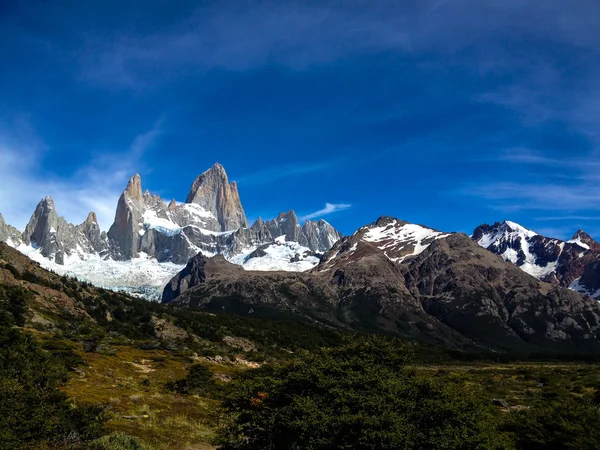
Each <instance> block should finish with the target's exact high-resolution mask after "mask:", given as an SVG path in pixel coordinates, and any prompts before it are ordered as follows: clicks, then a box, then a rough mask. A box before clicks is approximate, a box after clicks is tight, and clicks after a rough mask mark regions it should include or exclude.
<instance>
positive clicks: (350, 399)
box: [218, 338, 504, 450]
mask: <svg viewBox="0 0 600 450" xmlns="http://www.w3.org/2000/svg"><path fill="white" fill-rule="evenodd" d="M408 355H409V351H408V348H407V347H406V346H405V345H402V344H401V343H394V342H390V341H389V340H384V339H381V338H365V339H360V340H357V341H355V342H354V343H351V344H349V345H347V346H345V347H342V348H338V349H331V350H324V351H322V352H318V353H316V354H313V355H311V356H308V357H306V358H305V359H304V360H302V361H298V362H294V363H288V364H284V365H280V366H277V367H268V368H264V369H262V370H259V371H253V372H251V373H248V374H246V375H245V376H243V377H242V378H241V379H240V380H239V381H237V382H236V383H235V384H234V386H233V389H232V391H231V393H230V394H229V395H228V397H227V398H226V399H225V401H224V403H223V408H224V410H225V412H226V414H227V417H228V420H229V421H228V423H227V425H226V426H225V427H224V428H223V430H222V431H221V433H220V435H219V438H218V444H219V445H220V447H221V448H222V449H224V450H234V449H240V450H241V449H247V450H250V449H265V448H270V449H398V448H403V449H465V450H467V449H494V448H504V446H503V442H504V441H503V438H502V436H501V435H500V433H499V432H498V431H497V429H496V428H495V426H494V425H493V424H494V421H495V419H494V416H493V414H494V411H493V410H491V409H490V407H488V406H484V404H483V403H482V402H480V401H479V399H478V398H477V397H476V396H475V395H474V394H473V393H472V392H471V390H470V389H468V388H467V387H466V386H465V385H464V384H463V383H462V382H461V381H458V380H454V379H453V378H452V377H444V376H439V377H432V376H422V375H419V374H417V372H416V371H414V370H412V369H411V368H409V367H408V366H407V360H408Z"/></svg>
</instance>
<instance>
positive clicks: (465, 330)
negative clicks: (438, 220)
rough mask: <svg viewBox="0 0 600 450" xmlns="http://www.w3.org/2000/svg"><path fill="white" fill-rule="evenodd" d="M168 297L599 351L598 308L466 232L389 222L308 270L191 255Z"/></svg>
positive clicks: (487, 341)
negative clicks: (250, 266) (247, 267)
mask: <svg viewBox="0 0 600 450" xmlns="http://www.w3.org/2000/svg"><path fill="white" fill-rule="evenodd" d="M163 301H164V302H174V303H175V304H177V305H181V306H188V307H192V308H201V309H204V310H219V311H227V312H231V313H236V314H242V315H260V316H267V317H290V316H291V317H296V318H300V319H303V320H306V321H310V322H318V323H322V324H326V325H329V326H335V327H341V328H350V329H355V330H362V331H369V332H387V333H392V334H396V335H399V336H403V337H407V338H413V339H419V340H423V341H426V342H432V343H443V344H447V345H452V346H456V347H460V348H471V349H473V348H479V349H483V348H486V349H489V348H495V349H509V350H524V349H529V350H531V349H544V350H557V351H572V350H579V351H594V352H597V351H600V306H599V305H598V303H597V302H596V301H594V300H592V299H590V298H588V297H585V296H582V295H580V294H578V293H576V292H574V291H571V290H568V289H565V288H562V287H558V286H552V285H551V284H548V283H545V282H541V281H540V280H538V279H536V278H534V277H532V276H530V275H528V274H527V273H525V272H523V271H522V270H520V269H519V268H517V267H515V266H514V265H513V264H510V263H507V262H505V261H504V260H503V259H502V258H501V257H499V256H496V255H494V254H492V253H490V252H489V251H487V250H486V249H484V248H482V247H480V246H479V245H477V244H476V243H475V242H474V241H472V240H471V239H469V237H468V236H466V235H462V234H443V233H441V232H439V231H436V230H431V229H428V228H426V227H422V226H419V225H414V224H408V223H406V222H402V221H399V220H397V219H393V218H387V217H384V218H381V219H380V220H378V221H377V222H375V223H373V224H371V225H368V226H366V227H363V228H361V229H360V230H359V231H358V232H357V233H355V234H354V235H352V236H348V237H345V238H343V239H341V240H340V241H338V242H337V243H336V244H335V245H334V246H333V248H332V249H331V250H330V251H329V252H327V253H326V254H325V255H324V257H323V258H322V262H321V264H319V265H318V266H317V267H315V268H314V269H312V270H311V271H309V272H304V273H289V272H288V273H283V272H269V273H264V272H252V271H243V270H238V269H237V268H234V267H231V265H229V263H227V261H224V260H222V259H218V260H217V259H211V258H205V257H203V256H201V255H198V256H196V257H195V258H193V259H192V260H191V261H190V262H189V263H188V265H187V267H186V268H185V269H184V271H183V272H182V273H181V274H179V275H177V276H176V277H174V278H173V280H171V282H170V283H169V284H168V285H167V287H166V288H165V291H164V294H163Z"/></svg>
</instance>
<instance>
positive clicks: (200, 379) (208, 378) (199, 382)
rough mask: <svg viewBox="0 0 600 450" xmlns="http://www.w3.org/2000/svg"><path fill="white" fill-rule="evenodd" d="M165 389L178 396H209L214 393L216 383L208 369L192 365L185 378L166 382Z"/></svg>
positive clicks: (199, 365) (200, 365)
mask: <svg viewBox="0 0 600 450" xmlns="http://www.w3.org/2000/svg"><path fill="white" fill-rule="evenodd" d="M165 388H166V389H167V390H169V391H172V392H177V393H179V394H186V395H202V396H209V395H211V394H213V393H215V390H216V383H215V377H214V376H213V374H212V372H211V371H210V369H209V368H208V367H206V366H204V365H202V364H194V365H192V366H191V367H190V370H189V372H188V374H187V375H186V376H185V378H182V379H180V380H177V381H171V382H168V383H166V384H165Z"/></svg>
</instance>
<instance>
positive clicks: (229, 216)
mask: <svg viewBox="0 0 600 450" xmlns="http://www.w3.org/2000/svg"><path fill="white" fill-rule="evenodd" d="M186 203H195V204H197V205H200V206H202V207H203V208H204V209H206V210H207V211H210V212H211V213H212V215H213V216H215V218H216V219H217V221H218V222H219V224H220V226H221V231H230V230H235V229H238V228H247V227H248V221H247V220H246V214H245V213H244V208H242V202H241V201H240V196H239V194H238V189H237V184H236V183H235V181H234V182H232V183H229V180H228V178H227V173H226V172H225V169H224V168H223V166H222V165H221V164H219V163H216V164H215V165H214V166H212V167H211V168H210V169H208V170H207V171H206V172H204V173H203V174H201V175H200V176H198V178H196V180H194V182H193V183H192V187H191V189H190V193H189V194H188V196H187V199H186Z"/></svg>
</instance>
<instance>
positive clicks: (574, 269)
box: [472, 221, 600, 298]
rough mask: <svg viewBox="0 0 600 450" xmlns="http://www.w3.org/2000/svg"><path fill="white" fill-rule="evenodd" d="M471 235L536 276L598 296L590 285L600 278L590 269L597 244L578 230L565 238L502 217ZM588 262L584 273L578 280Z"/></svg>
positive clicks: (596, 258)
mask: <svg viewBox="0 0 600 450" xmlns="http://www.w3.org/2000/svg"><path fill="white" fill-rule="evenodd" d="M472 238H473V240H474V241H476V242H477V243H478V244H479V245H481V246H482V247H484V248H486V249H488V250H490V251H491V252H493V253H496V254H497V255H500V256H502V257H503V258H504V259H505V260H506V261H510V262H512V263H513V264H516V265H517V266H519V267H520V268H521V269H523V270H524V271H525V272H527V273H529V274H530V275H533V276H535V277H537V278H539V279H540V280H543V281H547V282H549V283H552V284H555V285H559V286H563V287H571V288H574V289H576V290H578V291H580V292H583V293H586V294H588V295H593V296H597V297H598V298H600V292H598V293H597V292H596V291H597V289H595V288H594V286H596V285H597V284H598V283H599V282H600V279H598V278H596V277H595V276H593V273H594V271H593V269H591V267H592V266H593V265H594V264H595V263H596V262H597V261H599V260H600V244H598V243H597V242H596V241H595V240H594V239H592V238H591V237H590V236H589V235H588V234H587V233H585V232H584V231H582V230H579V231H578V232H577V233H575V235H574V236H573V237H572V238H571V239H570V240H568V241H566V242H565V241H561V240H559V239H552V238H548V237H545V236H542V235H540V234H537V233H535V232H533V231H531V230H529V229H527V228H525V227H522V226H521V225H519V224H517V223H515V222H510V221H505V222H502V223H499V222H496V223H495V224H493V225H480V226H479V227H477V228H476V229H475V231H474V232H473V236H472ZM588 266H590V269H589V270H587V276H586V277H585V278H584V279H583V280H581V277H582V276H583V274H584V272H586V267H588Z"/></svg>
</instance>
